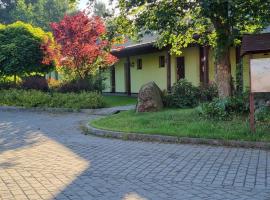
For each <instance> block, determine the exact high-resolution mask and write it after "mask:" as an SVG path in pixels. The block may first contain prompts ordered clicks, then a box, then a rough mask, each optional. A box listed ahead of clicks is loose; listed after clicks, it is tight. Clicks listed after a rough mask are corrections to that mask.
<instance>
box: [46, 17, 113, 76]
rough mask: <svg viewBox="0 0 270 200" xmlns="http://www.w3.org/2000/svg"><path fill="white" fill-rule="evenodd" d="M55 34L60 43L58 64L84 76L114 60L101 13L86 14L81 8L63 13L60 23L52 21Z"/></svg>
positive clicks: (108, 64) (93, 72)
mask: <svg viewBox="0 0 270 200" xmlns="http://www.w3.org/2000/svg"><path fill="white" fill-rule="evenodd" d="M51 26H52V29H53V33H54V36H55V38H56V40H57V42H58V43H59V44H60V45H61V47H62V48H61V55H62V59H61V64H62V66H64V67H66V68H68V69H71V70H73V71H74V72H75V73H76V75H77V77H79V78H80V79H84V78H86V77H88V76H90V75H92V74H95V73H96V71H97V70H98V69H100V68H106V67H108V66H110V65H112V64H113V63H114V62H116V61H117V58H116V57H114V56H113V55H112V54H110V44H111V43H110V42H109V41H108V40H107V39H106V28H105V25H104V23H103V21H102V20H101V18H100V17H95V16H93V17H88V16H87V15H86V14H85V13H84V12H79V13H77V14H75V15H72V16H65V17H64V19H63V20H62V21H60V22H59V23H52V24H51Z"/></svg>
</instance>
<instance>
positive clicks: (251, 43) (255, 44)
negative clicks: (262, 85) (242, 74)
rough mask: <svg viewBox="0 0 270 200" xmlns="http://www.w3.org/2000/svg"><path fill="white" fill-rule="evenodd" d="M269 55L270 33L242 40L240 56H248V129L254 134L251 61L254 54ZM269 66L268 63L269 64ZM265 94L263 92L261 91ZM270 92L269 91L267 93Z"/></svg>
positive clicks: (246, 36) (249, 36)
mask: <svg viewBox="0 0 270 200" xmlns="http://www.w3.org/2000/svg"><path fill="white" fill-rule="evenodd" d="M262 53H263V54H265V55H267V54H269V53H270V33H263V34H256V35H244V37H243V39H242V47H241V56H242V57H243V56H248V60H249V80H250V81H249V82H250V129H251V131H252V132H255V131H256V129H255V117H254V113H255V105H254V91H253V90H252V81H251V77H252V74H251V59H253V58H254V55H256V54H262ZM269 65H270V63H269ZM262 92H265V91H262ZM268 92H270V91H268Z"/></svg>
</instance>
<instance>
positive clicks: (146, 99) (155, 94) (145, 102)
mask: <svg viewBox="0 0 270 200" xmlns="http://www.w3.org/2000/svg"><path fill="white" fill-rule="evenodd" d="M162 108H163V102H162V98H161V90H160V89H159V87H158V86H157V84H156V83H155V82H149V83H147V84H145V85H143V86H142V87H141V89H140V91H139V94H138V103H137V108H136V111H137V112H155V111H159V110H161V109H162Z"/></svg>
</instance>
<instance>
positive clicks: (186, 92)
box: [164, 79, 199, 108]
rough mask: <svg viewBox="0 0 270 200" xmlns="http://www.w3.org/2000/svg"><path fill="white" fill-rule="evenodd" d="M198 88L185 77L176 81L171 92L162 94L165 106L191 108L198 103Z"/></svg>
mask: <svg viewBox="0 0 270 200" xmlns="http://www.w3.org/2000/svg"><path fill="white" fill-rule="evenodd" d="M198 100H199V90H198V88H197V87H195V86H193V85H192V84H191V83H190V82H188V81H187V80H185V79H181V80H179V81H177V82H176V83H175V84H174V85H173V87H172V92H171V94H167V95H165V96H164V102H165V105H166V106H167V107H176V108H192V107H195V106H196V105H197V104H198Z"/></svg>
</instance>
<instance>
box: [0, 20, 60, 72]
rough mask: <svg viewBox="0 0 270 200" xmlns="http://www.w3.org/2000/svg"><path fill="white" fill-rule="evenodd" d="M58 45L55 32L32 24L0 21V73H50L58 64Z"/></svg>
mask: <svg viewBox="0 0 270 200" xmlns="http://www.w3.org/2000/svg"><path fill="white" fill-rule="evenodd" d="M56 47H57V45H56V44H55V42H54V39H53V36H52V34H51V33H47V32H44V31H43V30H42V29H40V28H35V27H32V26H31V25H30V24H26V23H23V22H16V23H13V24H10V25H1V24H0V74H1V75H2V76H12V75H14V76H15V77H16V76H26V75H30V74H32V73H42V74H44V73H48V72H49V71H51V70H53V69H54V67H55V65H56V63H57V62H56V61H57V59H56V56H57V55H58V54H57V52H56V51H54V49H56Z"/></svg>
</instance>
